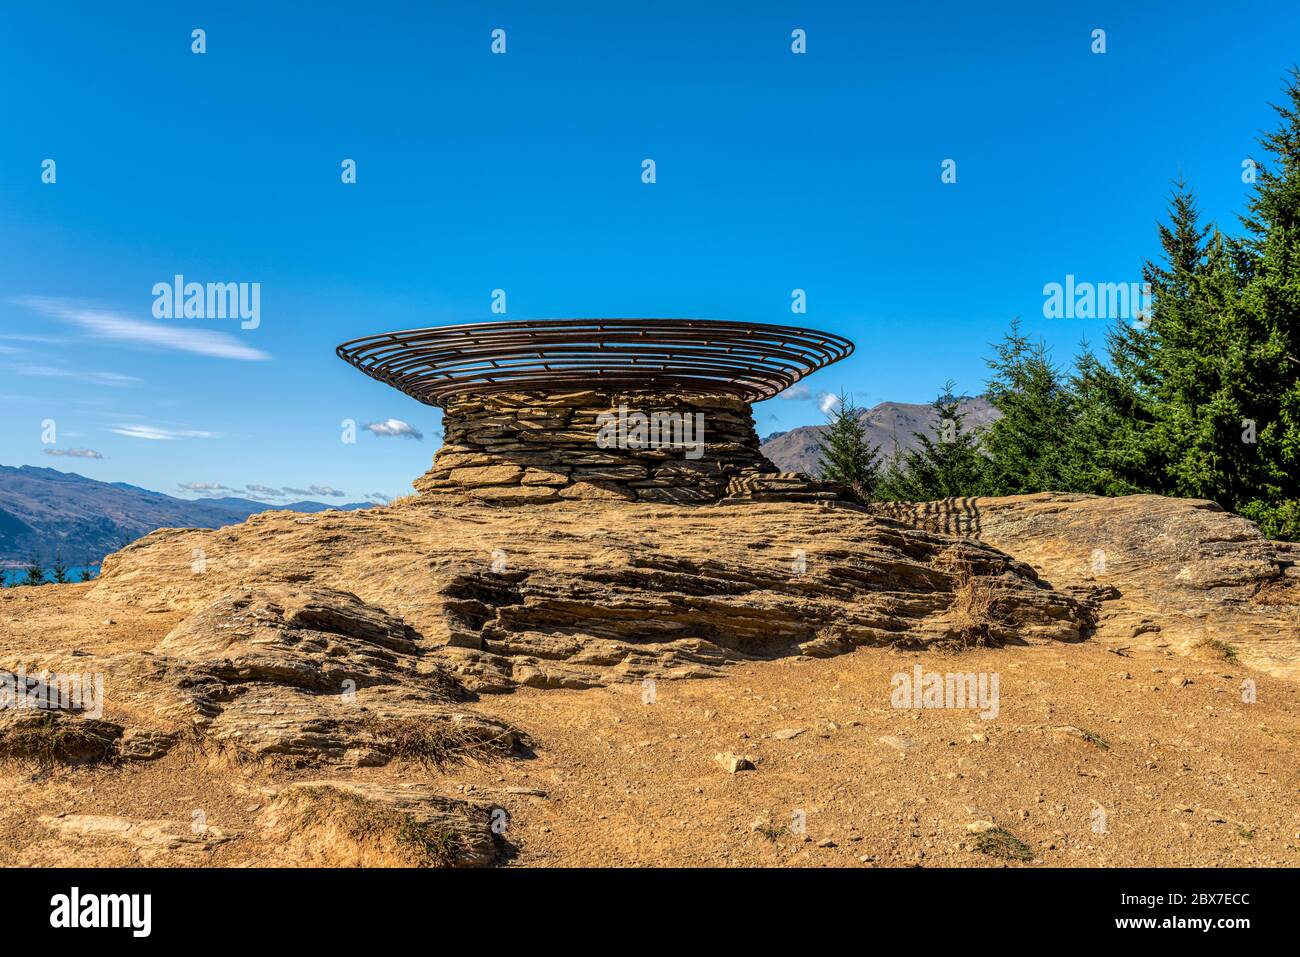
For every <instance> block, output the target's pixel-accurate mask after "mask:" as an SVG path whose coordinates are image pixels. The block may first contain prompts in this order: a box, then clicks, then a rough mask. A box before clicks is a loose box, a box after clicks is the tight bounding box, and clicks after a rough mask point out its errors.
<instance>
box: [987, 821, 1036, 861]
mask: <svg viewBox="0 0 1300 957" xmlns="http://www.w3.org/2000/svg"><path fill="white" fill-rule="evenodd" d="M975 850H977V851H979V852H980V853H981V854H988V855H989V856H990V857H1000V858H1002V859H1004V860H1008V861H1032V860H1033V859H1034V852H1033V851H1032V850H1031V849H1030V847H1029V845H1028V844H1026V843H1025V842H1024V841H1022V840H1021V839H1020V838H1018V837H1016V836H1015V835H1014V834H1012V833H1011V832H1010V831H1008V830H1006V829H1004V828H1000V827H995V828H992V829H990V830H987V831H984V832H982V833H981V834H978V835H976V837H975Z"/></svg>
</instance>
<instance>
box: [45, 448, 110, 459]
mask: <svg viewBox="0 0 1300 957" xmlns="http://www.w3.org/2000/svg"><path fill="white" fill-rule="evenodd" d="M42 451H43V452H44V453H45V454H46V455H66V456H68V457H69V458H73V459H102V458H103V457H104V456H102V455H100V454H99V453H98V452H96V451H95V450H94V449H43V450H42Z"/></svg>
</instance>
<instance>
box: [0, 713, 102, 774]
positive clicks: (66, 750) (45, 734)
mask: <svg viewBox="0 0 1300 957" xmlns="http://www.w3.org/2000/svg"><path fill="white" fill-rule="evenodd" d="M121 736H122V729H121V728H120V727H119V726H118V725H115V724H112V723H111V722H108V721H98V720H95V719H90V718H80V717H75V716H72V715H68V714H65V713H61V712H57V711H32V712H18V713H14V714H12V715H10V716H7V717H6V719H5V723H4V726H3V727H2V728H0V758H3V759H7V760H11V761H18V762H20V763H25V764H34V765H36V766H37V767H39V768H42V769H48V768H51V767H54V766H55V765H59V764H103V763H105V762H110V761H113V760H114V759H115V758H116V757H117V742H118V739H119V738H120V737H121Z"/></svg>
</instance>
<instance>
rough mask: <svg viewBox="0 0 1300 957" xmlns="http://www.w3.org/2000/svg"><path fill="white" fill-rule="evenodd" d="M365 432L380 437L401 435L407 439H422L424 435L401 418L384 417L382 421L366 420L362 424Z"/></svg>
mask: <svg viewBox="0 0 1300 957" xmlns="http://www.w3.org/2000/svg"><path fill="white" fill-rule="evenodd" d="M362 428H363V429H365V430H366V431H367V432H371V433H373V434H375V435H378V436H381V437H390V436H398V435H400V436H402V437H403V438H407V439H423V438H424V435H423V433H421V432H420V430H419V429H417V428H416V427H415V426H413V425H411V424H410V423H409V422H403V421H402V420H401V419H385V420H384V421H383V422H367V423H366V424H365V425H363V426H362Z"/></svg>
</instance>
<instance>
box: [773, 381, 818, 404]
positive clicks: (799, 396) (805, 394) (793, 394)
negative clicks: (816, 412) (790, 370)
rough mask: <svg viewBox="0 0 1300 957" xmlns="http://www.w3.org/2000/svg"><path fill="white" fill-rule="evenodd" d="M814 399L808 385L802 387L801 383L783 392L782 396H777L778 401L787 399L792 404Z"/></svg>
mask: <svg viewBox="0 0 1300 957" xmlns="http://www.w3.org/2000/svg"><path fill="white" fill-rule="evenodd" d="M812 397H813V394H812V390H811V389H809V388H808V387H807V386H806V385H802V384H800V383H796V384H795V385H792V386H790V388H788V389H786V390H785V391H784V392H782V393H781V394H780V395H778V396H777V398H778V399H787V400H789V401H792V402H806V401H807V400H809V399H811V398H812Z"/></svg>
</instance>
